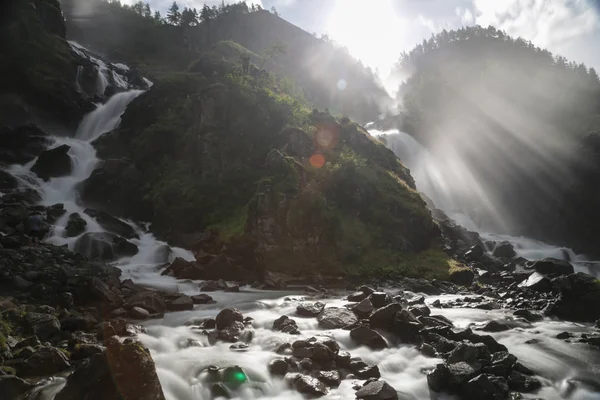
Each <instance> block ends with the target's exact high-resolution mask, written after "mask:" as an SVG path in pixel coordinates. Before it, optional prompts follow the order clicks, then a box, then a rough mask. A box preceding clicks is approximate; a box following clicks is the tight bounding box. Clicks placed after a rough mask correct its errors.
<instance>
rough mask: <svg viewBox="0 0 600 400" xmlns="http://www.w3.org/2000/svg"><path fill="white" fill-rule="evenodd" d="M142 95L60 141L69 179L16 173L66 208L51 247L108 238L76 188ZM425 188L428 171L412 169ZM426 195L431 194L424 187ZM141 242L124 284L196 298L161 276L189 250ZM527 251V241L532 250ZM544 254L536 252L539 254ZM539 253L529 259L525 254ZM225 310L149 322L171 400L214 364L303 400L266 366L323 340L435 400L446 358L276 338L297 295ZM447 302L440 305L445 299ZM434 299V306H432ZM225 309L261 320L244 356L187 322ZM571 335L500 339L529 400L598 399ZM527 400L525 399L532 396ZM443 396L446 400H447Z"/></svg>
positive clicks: (190, 286) (339, 392) (242, 299)
mask: <svg viewBox="0 0 600 400" xmlns="http://www.w3.org/2000/svg"><path fill="white" fill-rule="evenodd" d="M140 93H141V92H136V91H130V92H126V93H121V94H118V95H115V96H113V98H111V99H110V100H109V101H108V102H107V103H106V104H104V105H101V106H99V107H98V108H97V109H96V110H95V111H94V112H92V113H90V114H89V115H88V116H86V118H85V119H84V120H83V121H82V123H81V126H80V127H79V129H78V130H77V134H76V137H75V138H56V142H55V144H54V145H53V147H55V146H58V145H61V144H68V145H69V146H71V150H70V152H69V154H70V155H71V159H72V162H73V173H72V174H71V175H70V176H68V177H62V178H54V179H51V180H50V181H49V182H42V181H40V180H39V179H37V177H35V176H33V174H32V173H31V172H30V171H29V168H30V167H31V166H32V165H33V163H34V162H35V161H33V162H31V163H29V164H28V165H25V166H13V167H12V172H13V173H15V174H16V175H18V176H19V177H20V178H21V181H22V183H23V184H25V185H29V186H31V187H35V188H37V189H38V190H40V191H41V194H42V197H43V200H42V203H43V204H45V205H52V204H55V203H58V202H60V203H64V205H65V208H66V209H67V210H68V212H67V214H66V215H65V216H64V217H63V218H61V219H60V220H59V221H58V222H57V224H56V225H57V226H56V229H55V230H54V232H53V234H52V237H51V238H50V239H49V241H51V242H52V243H56V244H68V245H69V246H72V245H73V243H74V241H75V240H76V238H73V239H66V238H64V237H63V236H62V234H63V230H64V226H65V224H66V219H67V216H68V215H69V214H70V213H71V212H79V213H80V215H81V216H82V217H83V218H85V219H86V221H87V222H88V226H87V231H102V228H101V227H100V226H99V225H98V224H97V223H95V222H94V221H93V219H91V218H89V217H88V216H87V215H86V214H84V213H83V209H84V205H83V204H80V202H79V200H78V198H77V192H76V190H75V188H76V185H77V184H78V183H80V182H81V181H82V180H84V179H86V178H87V177H89V175H90V174H91V173H92V171H93V170H94V168H95V167H96V166H97V163H98V160H97V157H96V152H95V150H94V148H93V146H92V145H91V143H90V142H91V141H93V140H94V139H96V138H98V137H99V136H100V135H102V134H103V133H105V132H107V131H110V130H111V129H114V128H115V127H116V126H117V125H118V123H119V121H120V116H121V114H122V113H123V111H124V110H125V108H126V107H127V105H128V104H129V102H130V101H132V100H133V99H134V98H135V97H136V96H138V95H139V94H140ZM413 173H414V174H415V178H416V180H417V182H418V183H419V182H421V181H420V176H421V175H419V174H420V172H419V171H418V170H416V169H415V170H414V172H413ZM422 190H423V189H422ZM136 229H137V232H138V234H139V235H140V239H134V240H132V241H133V242H134V243H135V244H136V245H138V247H139V252H138V254H136V255H135V256H133V257H129V258H123V259H120V260H118V261H117V262H116V263H115V264H116V265H117V266H119V267H120V268H121V270H122V271H123V277H122V278H123V279H125V278H131V279H133V280H134V282H136V283H139V284H143V285H146V286H150V287H156V288H161V289H164V290H170V291H179V292H183V293H186V294H190V295H193V294H197V293H198V282H192V281H181V280H177V279H174V278H171V277H165V276H161V275H160V272H161V266H162V264H163V262H165V261H170V260H173V259H174V258H175V257H183V258H186V259H192V258H193V255H192V254H191V253H190V252H187V251H185V250H182V249H176V248H173V249H171V252H168V253H165V251H164V249H165V246H166V244H165V243H163V242H160V241H157V240H156V239H155V238H154V237H153V235H152V234H151V233H148V232H145V231H144V230H143V229H142V228H141V227H139V226H136ZM524 243H525V242H524ZM536 246H538V247H540V248H538V250H534V249H535V247H536ZM517 251H520V252H523V253H522V254H526V252H532V251H540V254H544V253H545V252H546V251H549V250H548V249H546V248H545V247H544V245H543V244H542V245H535V246H534V245H533V244H532V243H530V242H526V244H525V245H524V248H522V249H521V248H518V249H517ZM527 254H531V253H527ZM211 295H212V296H213V297H214V299H215V300H216V301H217V304H214V305H201V306H196V307H195V308H194V310H192V311H185V312H178V313H170V314H167V315H166V316H165V317H164V318H163V319H160V320H152V321H148V322H146V323H145V326H146V329H147V333H146V334H142V335H140V339H141V340H142V342H143V343H144V344H145V345H146V346H147V347H148V348H149V349H150V350H151V352H152V356H153V358H154V360H155V363H156V367H157V372H158V375H159V379H160V381H161V384H162V387H163V390H164V392H165V395H166V398H167V400H209V399H211V396H210V394H209V387H208V385H205V384H203V382H202V380H201V371H202V370H203V369H204V368H205V367H206V366H208V365H218V366H221V367H227V366H233V365H240V366H241V367H243V368H244V369H245V371H246V372H247V374H248V376H249V378H250V382H249V383H248V384H245V385H243V386H242V388H241V389H240V390H238V391H237V392H235V396H236V397H235V398H236V399H243V400H251V399H265V400H266V399H271V400H301V399H303V398H304V397H302V396H301V395H299V394H298V393H296V392H294V391H292V390H289V389H288V388H287V386H286V385H285V384H284V382H283V381H282V380H281V379H279V378H275V377H272V376H271V375H270V374H269V373H268V371H267V365H268V362H269V361H270V360H271V359H273V358H276V357H279V356H277V355H276V354H275V353H274V350H275V349H276V348H277V347H279V345H281V344H282V343H284V342H287V341H295V340H298V339H300V338H308V337H311V336H315V335H330V336H332V337H334V338H335V339H336V340H337V341H338V342H339V344H340V346H341V347H342V348H343V349H346V350H348V351H350V352H351V353H352V355H353V356H359V357H362V358H363V359H364V360H365V361H366V362H368V363H374V364H377V365H378V366H379V368H380V371H381V373H382V378H383V379H385V380H386V381H387V382H388V383H390V384H391V385H392V386H393V387H395V388H396V389H397V390H398V391H399V392H401V396H400V398H403V399H429V398H430V392H429V389H428V386H427V381H426V376H425V374H424V373H423V370H424V369H426V368H431V367H433V366H435V364H437V363H438V362H440V361H441V360H439V359H435V358H426V357H423V356H422V355H420V353H419V352H418V351H417V350H416V349H415V348H414V347H413V346H404V345H400V344H397V343H394V342H393V338H391V337H388V338H387V339H388V341H389V343H390V345H391V348H389V349H386V350H382V351H372V350H369V349H367V348H365V347H357V346H356V345H355V344H354V343H353V342H352V340H351V339H350V337H349V332H348V331H343V330H330V331H324V330H321V329H319V328H318V325H317V322H316V320H315V319H314V318H312V319H304V318H300V317H296V316H294V318H295V319H296V321H297V322H298V326H299V328H300V330H301V331H302V335H300V336H290V335H287V334H283V333H279V332H274V331H272V330H271V329H270V328H271V326H272V323H273V321H274V320H275V319H276V318H278V317H280V316H281V315H290V316H293V314H294V311H295V308H296V306H297V304H298V299H299V298H300V295H299V294H298V293H284V292H264V291H257V290H252V289H249V288H242V292H241V293H223V292H216V293H211ZM446 298H448V297H447V296H446V297H441V299H442V300H445V299H446ZM433 300H435V298H428V300H427V302H428V303H430V304H431V302H432V301H433ZM324 301H325V302H326V303H327V305H328V306H341V305H343V304H344V302H343V301H340V300H336V299H329V300H324ZM225 306H234V307H237V308H238V309H240V310H242V312H243V313H244V315H245V316H250V317H252V318H254V329H255V338H254V340H253V341H252V343H251V346H250V348H249V349H248V350H247V351H244V352H235V351H232V350H230V349H229V344H225V343H221V344H217V345H216V346H209V344H208V343H207V340H206V337H205V336H203V335H202V334H201V333H200V332H199V331H198V330H194V329H192V328H190V327H187V326H185V325H184V323H185V322H187V321H189V320H192V319H196V318H200V317H208V316H210V317H214V316H216V314H217V313H218V312H219V311H220V310H221V309H222V308H224V307H225ZM433 313H434V314H443V315H446V316H448V317H449V318H450V319H452V320H453V321H455V325H456V326H457V327H465V326H468V325H470V324H473V323H477V322H482V321H487V320H490V319H498V318H504V317H507V314H506V312H505V311H501V310H495V311H482V310H472V309H464V310H461V309H434V310H433ZM563 330H569V331H591V330H592V328H591V326H590V325H576V324H572V323H566V322H558V321H551V320H544V321H541V322H538V323H536V324H533V325H532V326H530V327H528V328H525V329H513V330H511V331H509V332H504V333H500V334H494V336H496V337H497V339H498V340H500V341H501V342H502V343H504V344H506V345H507V346H508V347H509V350H510V351H511V352H513V353H515V354H516V355H517V356H518V357H519V358H520V360H521V361H522V362H523V363H524V364H526V365H527V366H529V367H530V368H532V369H533V370H534V371H536V372H537V373H539V374H540V375H541V376H542V377H543V378H544V388H543V389H542V390H541V392H540V393H537V394H536V395H535V396H531V397H543V398H544V399H547V400H555V399H562V398H569V399H573V400H592V399H596V400H597V399H600V396H599V395H598V394H597V392H593V391H592V390H589V389H586V388H583V389H577V390H576V391H575V392H574V393H571V394H570V395H567V394H566V389H565V388H566V387H567V386H568V384H567V382H568V380H569V379H573V378H581V379H586V378H592V379H595V380H596V382H598V371H599V370H600V354H598V351H595V350H591V349H590V348H588V347H586V346H584V345H576V344H565V343H564V342H561V341H559V340H557V339H554V338H553V336H554V335H555V334H556V333H558V332H560V331H563ZM533 337H535V338H536V339H539V340H540V342H539V343H538V344H537V345H526V344H524V342H525V341H526V340H528V339H530V338H533ZM188 339H194V340H195V341H196V342H197V344H198V346H196V347H187V346H185V345H184V343H186V342H187V340H188ZM356 382H357V381H355V380H345V381H343V383H342V384H341V386H340V387H339V388H338V389H335V390H332V391H331V392H330V394H329V395H327V396H326V397H324V398H325V399H328V400H342V399H353V398H354V397H355V396H354V393H355V391H354V390H353V388H352V386H353V385H354V384H355V383H356ZM63 385H64V379H62V378H57V379H55V380H54V381H52V382H51V383H49V384H48V385H46V386H43V387H40V388H38V389H36V391H39V392H41V396H39V397H36V398H40V399H42V400H51V399H53V398H54V396H55V395H56V393H58V392H59V391H60V389H61V388H62V386H63ZM526 397H527V396H526ZM440 398H443V397H440Z"/></svg>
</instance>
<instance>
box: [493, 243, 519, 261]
mask: <svg viewBox="0 0 600 400" xmlns="http://www.w3.org/2000/svg"><path fill="white" fill-rule="evenodd" d="M493 255H494V257H499V258H513V257H515V256H516V255H517V252H516V251H515V248H514V247H513V245H512V244H510V243H509V242H500V243H498V244H496V248H495V249H494V252H493Z"/></svg>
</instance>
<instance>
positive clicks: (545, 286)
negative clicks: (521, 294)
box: [519, 272, 552, 292]
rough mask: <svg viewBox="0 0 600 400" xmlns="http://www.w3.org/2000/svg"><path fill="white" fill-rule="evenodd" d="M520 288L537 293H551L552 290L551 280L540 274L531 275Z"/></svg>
mask: <svg viewBox="0 0 600 400" xmlns="http://www.w3.org/2000/svg"><path fill="white" fill-rule="evenodd" d="M519 287H521V288H524V289H530V290H534V291H536V292H549V291H551V290H552V285H551V284H550V279H548V278H547V277H545V276H544V275H542V274H540V273H538V272H534V273H533V274H531V275H529V277H528V278H527V279H526V280H524V281H523V282H521V283H520V284H519Z"/></svg>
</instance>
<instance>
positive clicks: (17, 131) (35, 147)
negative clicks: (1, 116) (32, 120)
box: [0, 124, 50, 164]
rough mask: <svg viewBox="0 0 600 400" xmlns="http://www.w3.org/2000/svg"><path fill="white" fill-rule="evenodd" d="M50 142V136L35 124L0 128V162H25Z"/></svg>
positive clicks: (30, 159)
mask: <svg viewBox="0 0 600 400" xmlns="http://www.w3.org/2000/svg"><path fill="white" fill-rule="evenodd" d="M48 144H50V137H49V136H48V135H47V134H46V133H45V132H44V131H42V130H41V129H40V128H38V127H37V126H36V125H33V124H30V125H23V126H19V127H17V128H9V127H2V128H0V162H2V163H5V164H26V163H28V162H30V161H32V160H33V159H34V158H35V157H37V156H38V155H40V154H41V153H42V152H43V151H44V150H45V149H46V146H48Z"/></svg>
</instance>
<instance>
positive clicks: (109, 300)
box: [89, 278, 122, 308]
mask: <svg viewBox="0 0 600 400" xmlns="http://www.w3.org/2000/svg"><path fill="white" fill-rule="evenodd" d="M89 291H90V294H91V295H93V297H94V298H96V299H98V300H102V301H103V302H104V303H105V305H106V306H107V307H109V308H116V307H119V306H121V304H122V301H121V297H120V293H119V291H118V288H116V287H115V288H111V287H109V286H108V284H107V283H106V282H104V281H103V280H102V279H99V278H92V280H91V281H90V283H89Z"/></svg>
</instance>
